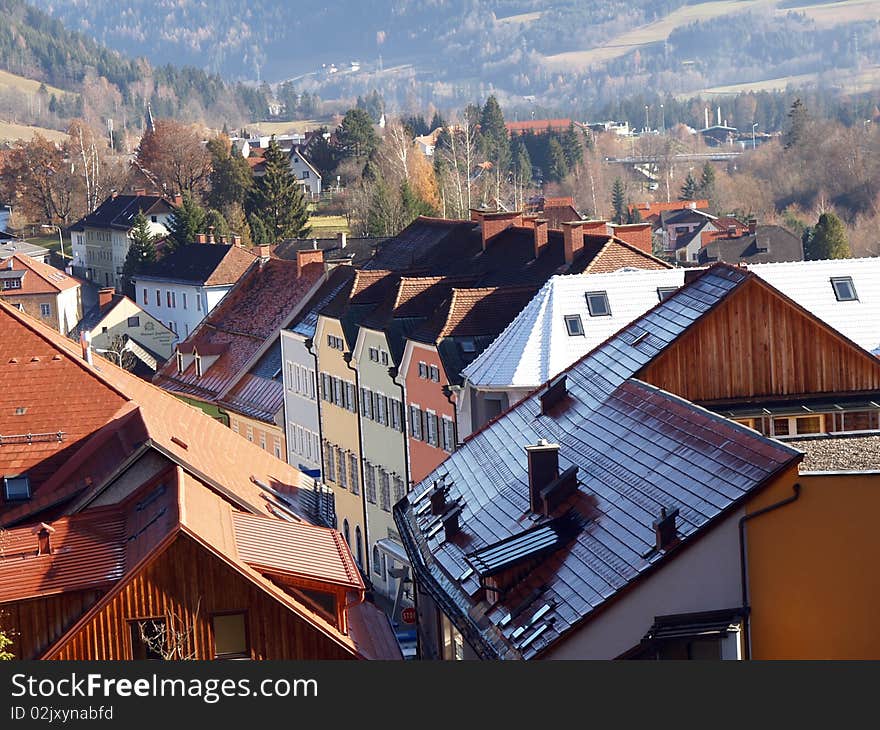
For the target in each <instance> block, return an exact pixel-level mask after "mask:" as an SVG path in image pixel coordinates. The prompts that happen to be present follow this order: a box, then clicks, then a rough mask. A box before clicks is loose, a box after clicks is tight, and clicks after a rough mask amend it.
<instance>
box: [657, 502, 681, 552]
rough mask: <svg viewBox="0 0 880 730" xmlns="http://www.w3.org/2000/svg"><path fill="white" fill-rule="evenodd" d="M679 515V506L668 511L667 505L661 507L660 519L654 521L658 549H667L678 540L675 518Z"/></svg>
mask: <svg viewBox="0 0 880 730" xmlns="http://www.w3.org/2000/svg"><path fill="white" fill-rule="evenodd" d="M677 517H678V508H677V507H676V508H675V509H674V510H672V512H667V511H666V507H661V508H660V519H659V520H655V521H654V535H655V537H656V543H655V547H656V548H657V550H666V549H667V548H670V547H672V546H673V545H674V544H675V543H676V542H677V541H678V531H677V530H676V526H675V520H676V518H677Z"/></svg>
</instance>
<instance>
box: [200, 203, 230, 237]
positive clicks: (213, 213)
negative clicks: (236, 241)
mask: <svg viewBox="0 0 880 730" xmlns="http://www.w3.org/2000/svg"><path fill="white" fill-rule="evenodd" d="M205 231H207V232H208V233H212V234H213V235H214V240H215V241H216V240H217V237H218V236H228V235H229V223H227V221H226V218H225V217H224V215H223V214H222V213H221V212H220V211H219V210H217V209H216V208H209V209H208V210H207V211H205Z"/></svg>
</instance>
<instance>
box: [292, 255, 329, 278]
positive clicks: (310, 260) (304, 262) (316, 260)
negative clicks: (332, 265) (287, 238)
mask: <svg viewBox="0 0 880 730" xmlns="http://www.w3.org/2000/svg"><path fill="white" fill-rule="evenodd" d="M323 263H324V252H323V251H322V250H321V249H320V248H307V249H305V250H304V251H297V252H296V275H297V276H298V277H299V276H302V273H303V269H305V268H306V266H309V265H310V264H323Z"/></svg>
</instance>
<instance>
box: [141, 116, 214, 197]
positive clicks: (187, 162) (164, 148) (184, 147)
mask: <svg viewBox="0 0 880 730" xmlns="http://www.w3.org/2000/svg"><path fill="white" fill-rule="evenodd" d="M203 139H204V137H203V135H202V134H201V133H200V130H199V128H198V127H195V126H193V125H189V124H183V123H181V122H176V121H173V120H171V119H158V120H156V122H155V124H154V130H153V131H149V130H148V131H147V132H146V133H145V134H144V136H143V137H142V138H141V143H140V145H139V146H138V149H137V160H138V162H139V163H140V164H141V165H142V166H143V167H145V168H146V169H147V170H149V171H150V172H151V173H152V174H153V175H154V176H155V177H156V179H157V180H159V182H160V184H161V185H162V187H163V189H164V192H165V193H166V194H167V195H173V194H175V193H186V194H189V195H193V196H197V197H198V196H200V195H201V194H202V193H203V192H204V191H205V189H206V187H207V185H208V181H209V176H210V174H211V154H210V152H209V151H208V150H207V148H206V146H205V145H204V144H203Z"/></svg>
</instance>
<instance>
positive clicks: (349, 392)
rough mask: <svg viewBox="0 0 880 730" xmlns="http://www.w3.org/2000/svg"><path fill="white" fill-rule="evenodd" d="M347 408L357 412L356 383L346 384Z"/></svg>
mask: <svg viewBox="0 0 880 730" xmlns="http://www.w3.org/2000/svg"><path fill="white" fill-rule="evenodd" d="M345 408H346V409H348V410H349V411H351V412H352V413H357V404H356V403H355V397H354V383H348V382H346V384H345Z"/></svg>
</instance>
